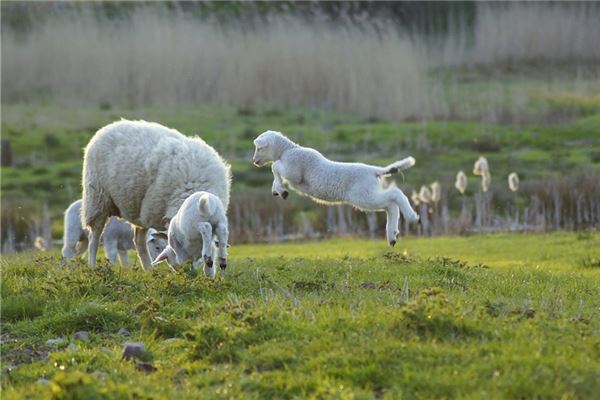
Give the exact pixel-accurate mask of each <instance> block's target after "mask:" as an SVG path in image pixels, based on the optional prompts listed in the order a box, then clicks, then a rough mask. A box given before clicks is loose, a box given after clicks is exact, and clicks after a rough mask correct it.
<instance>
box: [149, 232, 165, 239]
mask: <svg viewBox="0 0 600 400" xmlns="http://www.w3.org/2000/svg"><path fill="white" fill-rule="evenodd" d="M150 236H152V239H165V240H167V239H169V237H168V236H167V233H166V232H154V233H152V234H150Z"/></svg>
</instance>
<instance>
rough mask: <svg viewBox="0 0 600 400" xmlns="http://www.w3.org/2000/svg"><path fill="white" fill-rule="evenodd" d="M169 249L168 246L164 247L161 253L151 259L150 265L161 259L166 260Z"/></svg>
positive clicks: (157, 262)
mask: <svg viewBox="0 0 600 400" xmlns="http://www.w3.org/2000/svg"><path fill="white" fill-rule="evenodd" d="M169 249H170V247H169V246H167V247H165V249H164V250H163V251H162V253H160V254H159V255H158V256H156V259H155V260H154V261H152V265H156V264H159V263H160V262H161V261H164V260H166V259H167V255H168V254H169Z"/></svg>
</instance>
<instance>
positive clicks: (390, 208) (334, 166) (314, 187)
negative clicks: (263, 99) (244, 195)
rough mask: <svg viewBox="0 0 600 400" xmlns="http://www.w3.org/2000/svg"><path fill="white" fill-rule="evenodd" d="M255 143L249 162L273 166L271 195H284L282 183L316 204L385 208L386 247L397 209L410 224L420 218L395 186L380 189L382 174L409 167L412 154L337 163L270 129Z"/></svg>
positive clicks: (391, 239)
mask: <svg viewBox="0 0 600 400" xmlns="http://www.w3.org/2000/svg"><path fill="white" fill-rule="evenodd" d="M254 145H255V146H256V151H255V153H254V157H253V162H254V164H255V165H256V166H258V167H262V166H263V165H266V164H270V163H272V164H273V165H272V171H273V176H274V180H273V188H272V192H273V195H274V196H281V197H282V198H283V199H286V198H287V196H288V192H287V190H286V189H285V184H287V185H288V186H290V187H291V188H292V189H293V190H294V191H296V192H298V193H300V194H303V195H306V196H308V197H310V198H312V199H313V200H315V201H317V202H319V203H324V204H336V203H337V204H339V203H346V204H350V205H353V206H354V207H356V208H358V209H360V210H363V211H386V213H387V225H386V232H387V240H388V242H389V244H390V245H391V246H394V245H395V244H396V236H397V235H398V233H399V231H398V222H399V218H400V215H399V212H402V215H403V216H404V218H405V219H406V220H407V221H409V222H415V221H418V219H419V216H418V214H417V213H416V212H415V211H414V210H413V209H412V207H411V206H410V203H409V201H408V199H407V197H406V196H405V195H404V193H402V191H401V190H400V189H398V188H397V187H390V188H387V189H384V188H383V187H382V184H381V179H382V178H383V177H385V176H388V175H391V174H393V173H396V172H398V171H401V170H404V169H407V168H410V167H412V166H413V165H414V164H415V159H414V158H413V157H407V158H404V159H402V160H400V161H396V162H395V163H392V164H390V165H388V166H387V167H377V166H372V165H366V164H362V163H343V162H336V161H331V160H328V159H327V158H325V157H324V156H323V155H322V154H321V153H319V152H318V151H317V150H315V149H311V148H308V147H302V146H300V145H298V144H296V143H294V142H292V141H291V140H290V139H288V138H287V137H285V136H284V135H282V134H281V133H279V132H275V131H266V132H264V133H262V134H260V135H259V136H258V137H257V138H256V139H255V140H254Z"/></svg>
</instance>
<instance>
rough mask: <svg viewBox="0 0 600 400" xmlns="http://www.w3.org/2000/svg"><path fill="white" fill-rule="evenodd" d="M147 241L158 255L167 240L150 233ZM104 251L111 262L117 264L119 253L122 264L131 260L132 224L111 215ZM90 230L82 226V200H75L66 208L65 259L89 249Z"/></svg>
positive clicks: (105, 235)
mask: <svg viewBox="0 0 600 400" xmlns="http://www.w3.org/2000/svg"><path fill="white" fill-rule="evenodd" d="M147 241H148V243H149V245H151V246H152V247H151V248H152V254H153V255H158V254H159V253H160V252H161V251H162V250H163V249H164V248H165V247H166V241H165V240H164V239H160V238H154V237H152V236H150V235H148V238H147ZM102 242H103V245H104V252H105V253H106V256H107V257H108V260H109V261H110V263H111V264H116V262H117V255H118V257H119V261H120V262H121V264H122V265H127V264H128V261H129V257H128V254H127V253H128V251H129V250H131V249H133V248H134V244H133V231H132V229H131V226H130V225H129V224H128V223H126V222H124V221H121V220H119V219H118V218H116V217H111V218H110V219H109V221H108V223H107V224H106V227H105V228H104V232H103V233H102ZM87 246H88V231H87V229H83V227H82V226H81V200H77V201H75V202H73V203H72V204H71V205H70V206H69V207H68V208H67V209H66V210H65V219H64V232H63V248H62V256H63V258H64V259H65V260H68V259H71V258H74V257H77V256H80V255H81V254H83V253H84V252H85V251H86V250H87Z"/></svg>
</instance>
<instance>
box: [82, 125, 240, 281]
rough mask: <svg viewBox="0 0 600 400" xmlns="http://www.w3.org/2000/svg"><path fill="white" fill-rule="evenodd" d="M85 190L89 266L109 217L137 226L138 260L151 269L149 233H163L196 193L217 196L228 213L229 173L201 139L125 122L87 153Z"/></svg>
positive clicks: (107, 130)
mask: <svg viewBox="0 0 600 400" xmlns="http://www.w3.org/2000/svg"><path fill="white" fill-rule="evenodd" d="M82 185H83V205H82V210H81V222H82V224H83V226H85V227H88V229H89V230H90V239H89V246H88V248H89V251H88V259H89V264H90V265H91V266H94V265H95V263H96V253H97V250H98V243H99V239H100V234H101V233H102V229H103V228H104V224H105V223H106V220H107V218H108V217H110V216H113V215H115V216H119V217H121V218H123V219H125V220H127V221H128V222H130V223H131V224H132V225H133V226H134V243H135V247H136V250H137V252H138V257H139V258H140V261H141V263H142V266H143V267H144V269H146V270H148V269H150V268H151V266H152V262H151V260H150V257H149V255H148V250H147V247H146V232H147V230H148V229H149V228H154V229H158V230H162V229H164V228H165V226H167V224H168V221H170V219H171V218H172V217H173V216H174V215H175V214H176V213H177V211H178V210H179V207H180V206H181V204H182V203H183V201H184V200H185V199H186V198H187V197H188V196H190V195H191V194H193V193H195V192H198V191H207V192H210V193H212V194H214V195H216V196H217V197H218V198H219V199H220V200H221V202H222V204H223V207H224V209H225V210H227V207H228V205H229V190H230V187H231V171H230V167H229V165H228V164H227V163H226V162H225V161H224V160H223V159H222V158H221V156H220V155H219V154H218V153H217V152H216V151H215V149H213V148H212V147H210V146H209V145H208V144H206V142H204V141H203V140H202V139H200V138H198V137H194V138H188V137H186V136H184V135H182V134H181V133H179V132H178V131H176V130H174V129H170V128H167V127H164V126H162V125H160V124H157V123H153V122H146V121H127V120H121V121H117V122H113V123H112V124H109V125H107V126H105V127H103V128H102V129H100V130H99V131H98V132H96V134H95V135H94V137H93V138H92V139H91V140H90V142H89V144H88V145H87V147H86V148H85V152H84V160H83V178H82Z"/></svg>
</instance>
